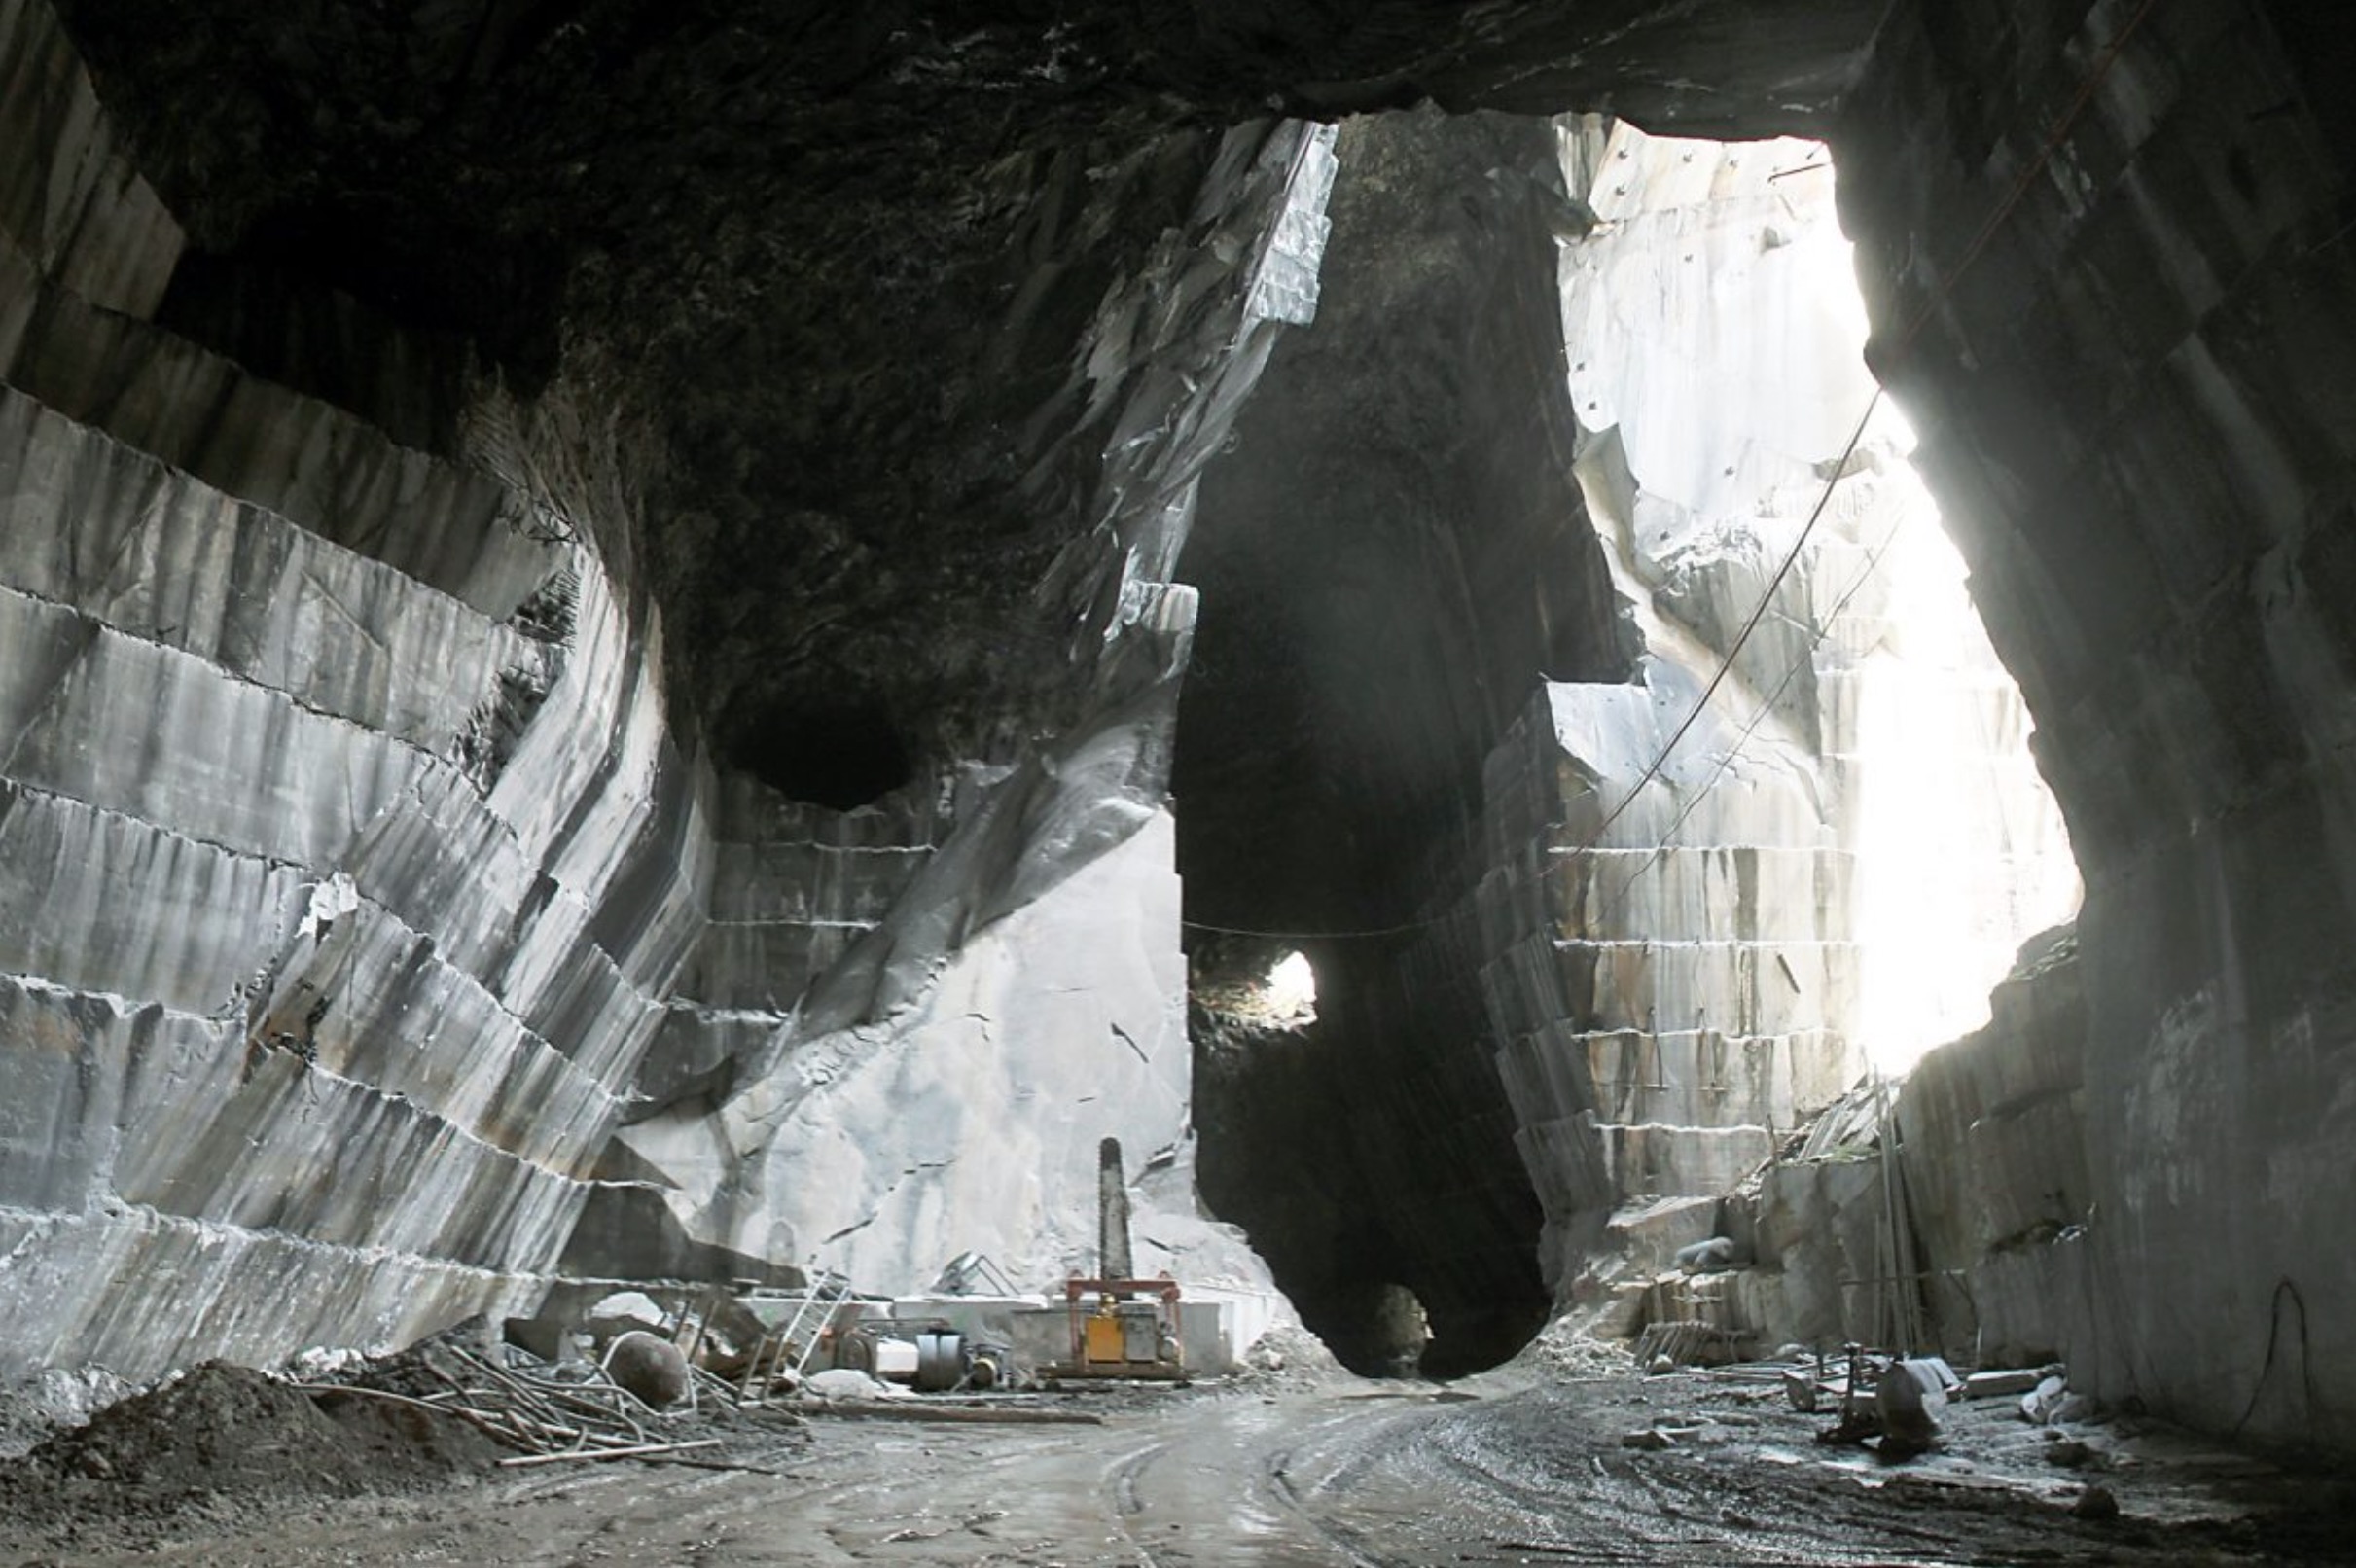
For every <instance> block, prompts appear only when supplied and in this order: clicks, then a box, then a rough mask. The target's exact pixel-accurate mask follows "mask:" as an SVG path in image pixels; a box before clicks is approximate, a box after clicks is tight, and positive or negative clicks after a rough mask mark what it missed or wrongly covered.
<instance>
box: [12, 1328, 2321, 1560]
mask: <svg viewBox="0 0 2356 1568" xmlns="http://www.w3.org/2000/svg"><path fill="white" fill-rule="evenodd" d="M1774 1378H1775V1374H1774V1373H1773V1372H1771V1371H1767V1370H1759V1369H1730V1370H1726V1371H1723V1372H1713V1373H1703V1372H1678V1373H1671V1374H1668V1375H1664V1376H1659V1377H1644V1376H1639V1375H1637V1374H1635V1373H1634V1372H1589V1373H1585V1374H1580V1375H1572V1376H1564V1375H1558V1374H1553V1373H1549V1372H1544V1371H1540V1370H1538V1369H1534V1368H1522V1369H1517V1370H1511V1371H1507V1372H1497V1373H1491V1374H1488V1375H1486V1376H1484V1377H1481V1378H1477V1379H1472V1380H1470V1381H1467V1382H1464V1383H1460V1384H1456V1385H1452V1386H1450V1387H1446V1388H1439V1387H1435V1386H1433V1385H1429V1384H1415V1383H1372V1382H1364V1381H1360V1380H1356V1379H1349V1378H1323V1379H1316V1380H1310V1379H1303V1378H1298V1377H1291V1378H1280V1379H1272V1380H1270V1379H1263V1380H1261V1381H1259V1382H1257V1383H1256V1384H1246V1385H1243V1386H1233V1385H1231V1386H1228V1387H1225V1388H1221V1387H1217V1386H1213V1385H1208V1384H1206V1385H1201V1386H1197V1387H1196V1388H1193V1389H1188V1390H1151V1391H1148V1390H1125V1391H1120V1392H1116V1393H1112V1394H1105V1395H1089V1394H1067V1395H1060V1396H1039V1397H1036V1398H1035V1399H1033V1400H1032V1401H1030V1402H1029V1403H1028V1404H1027V1405H1026V1406H1025V1408H1034V1409H1048V1410H1054V1411H1061V1412H1065V1413H1066V1414H1069V1413H1074V1412H1085V1413H1092V1414H1095V1415H1097V1416H1100V1417H1101V1424H1095V1425H1082V1424H1054V1425H998V1424H955V1425H949V1424H931V1423H927V1422H922V1421H914V1420H901V1419H882V1418H875V1417H851V1416H845V1415H839V1414H837V1415H829V1414H813V1415H811V1416H810V1417H809V1418H808V1419H807V1420H806V1422H796V1421H794V1420H792V1419H791V1418H787V1417H775V1416H767V1417H765V1416H760V1415H742V1416H735V1417H733V1418H732V1419H731V1420H728V1421H726V1422H725V1423H723V1424H718V1425H715V1424H713V1423H712V1422H710V1421H709V1420H708V1419H706V1420H702V1421H698V1422H695V1423H688V1424H685V1425H683V1426H682V1429H681V1431H682V1435H693V1436H699V1437H717V1438H718V1439H719V1440H720V1441H719V1443H718V1445H717V1446H714V1447H709V1448H703V1449H698V1450H696V1451H695V1452H694V1453H693V1454H692V1455H683V1456H680V1457H682V1458H692V1459H693V1460H694V1461H695V1463H693V1464H686V1463H671V1464H661V1465H655V1464H646V1463H641V1462H630V1461H614V1462H608V1463H602V1464H596V1465H570V1464H567V1465H549V1466H544V1467H535V1468H525V1469H509V1470H501V1469H498V1468H497V1467H496V1466H495V1465H493V1464H492V1463H491V1462H490V1459H491V1450H488V1449H486V1448H482V1447H481V1446H479V1445H478V1444H476V1443H473V1442H472V1441H471V1439H472V1436H473V1435H472V1434H460V1435H456V1436H453V1435H452V1434H450V1433H447V1432H444V1431H439V1430H434V1431H422V1432H421V1431H417V1430H411V1429H409V1428H406V1427H403V1426H401V1425H399V1424H398V1423H393V1424H388V1423H387V1419H386V1417H385V1416H384V1414H383V1412H382V1411H381V1410H377V1411H360V1410H358V1409H357V1408H354V1405H353V1402H351V1401H340V1402H330V1403H329V1405H328V1406H327V1407H326V1408H308V1407H307V1402H304V1401H303V1397H302V1396H300V1395H294V1394H292V1392H291V1391H287V1390H279V1389H272V1388H270V1387H268V1386H256V1385H257V1384H258V1383H259V1380H258V1379H256V1380H253V1381H251V1382H249V1381H246V1380H244V1379H243V1378H228V1377H216V1378H215V1379H214V1380H213V1382H212V1384H211V1385H208V1386H207V1387H205V1388H203V1389H201V1390H199V1392H198V1394H196V1395H195V1396H188V1397H186V1398H185V1399H184V1401H183V1403H184V1405H186V1406H187V1408H181V1409H177V1410H174V1409H169V1408H162V1407H154V1406H151V1407H149V1408H145V1409H144V1410H143V1411H141V1412H140V1413H139V1415H138V1416H137V1420H138V1421H141V1422H145V1423H146V1426H145V1427H144V1428H139V1427H137V1426H136V1425H134V1426H133V1427H130V1428H126V1429H125V1431H120V1432H115V1433H112V1434H111V1435H110V1434H109V1433H108V1432H106V1431H105V1430H103V1429H104V1427H105V1423H106V1420H107V1417H106V1416H104V1415H102V1416H101V1417H100V1418H99V1422H98V1424H97V1425H95V1426H93V1428H92V1429H91V1431H92V1432H94V1433H97V1434H98V1435H97V1436H95V1437H91V1436H89V1435H83V1436H80V1437H75V1438H69V1439H64V1440H59V1441H57V1442H54V1443H52V1444H51V1445H50V1447H49V1448H47V1449H45V1450H39V1451H37V1452H36V1455H35V1456H34V1457H32V1458H28V1459H26V1460H22V1461H18V1462H15V1463H13V1464H8V1465H0V1568H37V1565H38V1568H101V1565H106V1568H113V1565H127V1564H141V1565H157V1568H162V1565H173V1564H180V1565H196V1564H202V1565H206V1568H224V1565H232V1564H233V1565H251V1568H293V1565H306V1568H307V1565H312V1564H354V1565H363V1564H365V1565H371V1568H375V1565H379V1564H382V1565H390V1564H411V1563H445V1564H513V1565H518V1568H589V1565H601V1568H605V1565H610V1568H638V1565H645V1568H654V1565H663V1568H687V1565H692V1568H753V1565H770V1564H850V1563H873V1564H903V1565H912V1568H941V1565H947V1564H979V1563H1008V1564H1015V1563H1019V1564H1026V1565H1055V1564H1065V1565H1074V1568H1077V1565H1081V1564H1088V1565H1099V1564H1102V1565H1111V1564H1127V1565H1134V1568H1192V1565H1210V1564H1222V1565H1228V1564H1268V1565H1275V1564H1287V1565H1289V1564H1308V1565H1315V1564H1337V1565H1339V1564H1348V1565H1354V1568H1367V1565H1383V1568H1392V1565H1397V1568H1408V1565H1415V1568H1422V1565H1440V1564H1449V1565H1456V1564H1503V1563H1609V1564H1636V1563H1696V1564H1699V1563H1724V1564H1746V1565H1748V1564H1844V1565H1845V1564H1853V1565H1860V1568H1862V1565H1866V1564H1892V1565H1896V1564H1907V1565H1915V1564H1921V1565H1929V1564H1967V1563H1969V1564H2069V1563H2120V1564H2127V1563H2133V1564H2144V1563H2163V1564H2178V1563H2182V1564H2192V1563H2203V1564H2231V1563H2247V1562H2304V1563H2327V1562H2338V1563H2356V1490H2352V1489H2351V1487H2350V1485H2349V1483H2348V1481H2347V1480H2346V1479H2334V1478H2331V1477H2327V1476H2321V1475H2301V1474H2296V1473H2287V1472H2283V1471H2279V1470H2276V1469H2274V1468H2272V1467H2270V1466H2268V1465H2266V1464H2263V1463H2260V1462H2259V1461H2257V1460H2254V1459H2252V1458H2249V1457H2246V1456H2235V1455H2231V1454H2229V1453H2226V1452H2223V1451H2221V1450H2219V1449H2216V1448H2215V1447H2213V1446H2209V1445H2204V1444H2200V1443H2194V1442H2192V1441H2189V1440H2187V1439H2185V1438H2183V1437H2182V1436H2180V1435H2178V1434H2175V1433H2173V1432H2171V1431H2170V1430H2169V1429H2167V1428H2164V1427H2162V1426H2160V1425H2158V1424H2157V1423H2150V1422H2141V1421H2135V1420H2129V1419H2124V1418H2121V1419H2116V1420H2111V1421H2104V1422H2094V1423H2086V1424H2082V1425H2075V1426H2072V1427H2071V1428H2069V1429H2068V1431H2067V1432H2052V1431H2051V1430H2050V1429H2040V1428H2037V1427H2032V1426H2030V1425H2028V1424H2027V1423H2025V1422H2023V1421H2022V1420H2021V1418H2020V1416H2019V1412H2018V1410H2017V1407H2016V1404H2015V1402H2013V1401H2011V1400H2001V1401H1991V1402H1986V1403H1984V1404H1982V1405H1979V1406H1965V1407H1958V1408H1954V1409H1952V1410H1950V1412H1949V1420H1948V1424H1947V1441H1946V1443H1945V1446H1944V1447H1942V1448H1941V1449H1939V1450H1937V1451H1934V1452H1933V1453H1931V1454H1928V1455H1925V1456H1923V1457H1921V1458H1918V1459H1915V1460H1912V1461H1909V1462H1906V1463H1903V1464H1901V1463H1890V1462H1884V1461H1881V1460H1879V1459H1877V1458H1875V1457H1874V1456H1873V1455H1872V1454H1871V1453H1869V1452H1866V1451H1864V1450H1862V1449H1858V1448H1850V1447H1838V1448H1836V1447H1828V1446H1825V1445H1822V1444H1820V1443H1816V1442H1815V1441H1814V1440H1815V1436H1816V1433H1817V1432H1818V1431H1819V1430H1820V1429H1821V1428H1822V1427H1823V1426H1824V1425H1826V1424H1827V1423H1826V1421H1825V1419H1824V1418H1822V1417H1810V1416H1803V1415H1799V1414H1797V1413H1795V1412H1794V1411H1793V1410H1791V1409H1790V1408H1789V1406H1788V1405H1787V1403H1786V1401H1785V1400H1784V1398H1783V1395H1782V1393H1781V1390H1780V1388H1779V1386H1778V1385H1777V1384H1776V1382H1775V1380H1774ZM281 1395H284V1396H286V1398H284V1399H282V1398H281ZM288 1400H292V1401H294V1402H295V1403H292V1404H290V1403H287V1401H288ZM911 1403H912V1402H911ZM299 1407H303V1408H299ZM122 1419H123V1418H121V1417H118V1420H119V1421H120V1420H122ZM314 1423H315V1424H314ZM691 1429H692V1430H691ZM1629 1440H1633V1441H1634V1442H1636V1443H1640V1444H1643V1445H1641V1446H1631V1445H1629ZM2072 1444H2076V1445H2077V1446H2072ZM93 1453H94V1454H98V1455H100V1456H101V1457H100V1458H99V1459H98V1460H97V1461H95V1462H92V1461H91V1460H90V1459H89V1455H91V1454H93ZM2065 1461H2066V1462H2065ZM372 1485H374V1486H375V1487H377V1488H379V1490H378V1491H376V1492H373V1493H372V1492H371V1491H370V1490H369V1488H370V1487H371V1486H372ZM2094 1486H2099V1487H2102V1488H2104V1489H2106V1490H2107V1491H2108V1492H2109V1493H2110V1494H2111V1495H2112V1496H2113V1497H2114V1498H2115V1499H2116V1501H2117V1504H2118V1506H2119V1515H2118V1516H2117V1517H2115V1518H2108V1519H2104V1518H2088V1517H2080V1516H2078V1515H2077V1514H2076V1513H2074V1512H2073V1510H2074V1509H2076V1508H2077V1507H2078V1506H2079V1502H2080V1499H2081V1498H2082V1497H2084V1495H2085V1494H2086V1493H2087V1491H2088V1488H2089V1487H2094Z"/></svg>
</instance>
